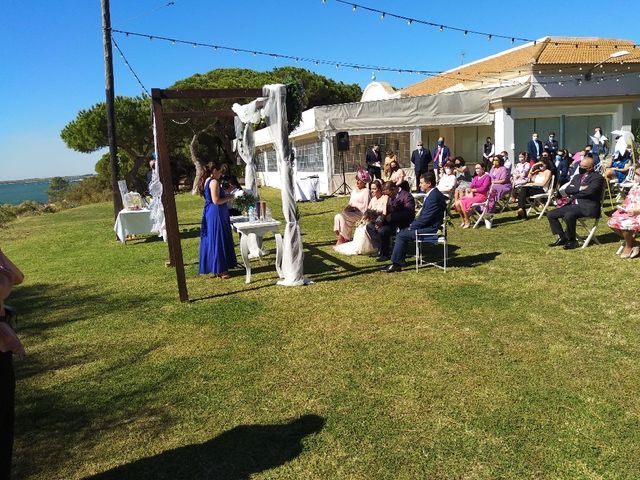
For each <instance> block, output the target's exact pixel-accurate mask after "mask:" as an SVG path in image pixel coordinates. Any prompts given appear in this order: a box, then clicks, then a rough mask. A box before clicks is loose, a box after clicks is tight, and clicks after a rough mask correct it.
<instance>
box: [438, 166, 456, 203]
mask: <svg viewBox="0 0 640 480" xmlns="http://www.w3.org/2000/svg"><path fill="white" fill-rule="evenodd" d="M456 183H458V179H457V178H456V173H455V171H454V170H453V162H452V161H451V160H447V161H446V162H445V164H444V169H443V172H442V175H440V180H439V181H438V186H437V187H436V188H437V189H438V190H440V192H441V193H442V194H443V195H444V196H445V197H447V198H449V197H450V196H451V195H452V194H453V192H454V190H455V188H456Z"/></svg>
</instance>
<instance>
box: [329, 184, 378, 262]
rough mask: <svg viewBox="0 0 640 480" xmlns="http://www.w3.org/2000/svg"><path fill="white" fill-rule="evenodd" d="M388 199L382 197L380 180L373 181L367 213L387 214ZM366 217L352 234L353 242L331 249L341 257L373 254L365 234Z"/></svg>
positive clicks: (367, 235)
mask: <svg viewBox="0 0 640 480" xmlns="http://www.w3.org/2000/svg"><path fill="white" fill-rule="evenodd" d="M388 200H389V197H387V196H386V195H382V185H381V183H380V180H374V181H373V182H372V183H371V200H370V201H369V205H368V207H367V213H369V212H372V211H373V212H377V213H378V214H379V215H386V214H387V201H388ZM367 222H368V219H367V215H364V216H363V217H362V219H360V221H358V223H357V226H356V229H355V231H354V233H353V240H351V241H350V242H345V243H342V244H340V245H336V246H334V247H333V249H334V250H335V251H336V252H338V253H341V254H342V255H366V254H368V253H373V252H374V251H375V250H376V248H375V247H374V246H373V244H372V243H371V239H370V238H369V234H368V233H367Z"/></svg>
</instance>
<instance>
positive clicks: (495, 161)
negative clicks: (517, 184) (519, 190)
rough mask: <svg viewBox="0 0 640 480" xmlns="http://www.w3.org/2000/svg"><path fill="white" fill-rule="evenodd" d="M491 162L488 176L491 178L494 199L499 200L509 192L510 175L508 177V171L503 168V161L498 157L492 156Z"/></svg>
mask: <svg viewBox="0 0 640 480" xmlns="http://www.w3.org/2000/svg"><path fill="white" fill-rule="evenodd" d="M491 162H492V166H491V170H489V176H490V177H491V185H493V192H494V195H495V198H496V200H499V199H500V198H502V197H504V196H505V195H506V194H507V193H509V192H511V175H509V170H507V168H506V167H505V166H504V160H503V158H502V157H501V156H500V155H496V156H494V157H493V158H492V159H491Z"/></svg>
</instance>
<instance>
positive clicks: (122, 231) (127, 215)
mask: <svg viewBox="0 0 640 480" xmlns="http://www.w3.org/2000/svg"><path fill="white" fill-rule="evenodd" d="M152 227H153V221H152V220H151V210H148V209H146V208H145V209H142V210H126V209H123V210H120V213H118V218H117V219H116V224H115V225H114V226H113V229H114V230H115V232H116V235H117V236H118V240H120V241H121V242H122V243H126V242H127V236H129V235H136V234H147V235H148V234H150V233H153V232H152V231H151V228H152ZM162 237H163V239H164V240H165V241H166V235H164V234H163V235H162Z"/></svg>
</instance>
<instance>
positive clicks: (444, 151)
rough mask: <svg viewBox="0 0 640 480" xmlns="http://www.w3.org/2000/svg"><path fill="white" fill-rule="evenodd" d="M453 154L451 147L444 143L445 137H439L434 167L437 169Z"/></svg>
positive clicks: (434, 153) (434, 151)
mask: <svg viewBox="0 0 640 480" xmlns="http://www.w3.org/2000/svg"><path fill="white" fill-rule="evenodd" d="M450 156H451V152H450V151H449V147H447V146H446V145H445V143H444V137H438V142H437V143H436V147H435V148H434V149H433V169H434V170H435V171H437V170H438V169H439V168H441V167H442V166H443V165H444V164H445V162H446V161H447V160H448V159H449V157H450Z"/></svg>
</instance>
